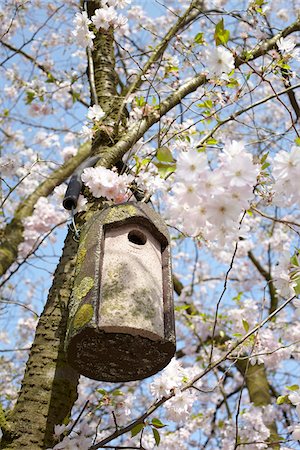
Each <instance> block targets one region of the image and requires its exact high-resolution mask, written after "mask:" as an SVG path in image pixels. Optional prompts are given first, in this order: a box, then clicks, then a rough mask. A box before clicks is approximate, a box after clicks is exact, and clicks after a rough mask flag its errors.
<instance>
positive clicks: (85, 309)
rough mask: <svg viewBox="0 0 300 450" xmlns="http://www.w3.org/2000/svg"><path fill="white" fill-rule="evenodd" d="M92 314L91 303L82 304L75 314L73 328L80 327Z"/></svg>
mask: <svg viewBox="0 0 300 450" xmlns="http://www.w3.org/2000/svg"><path fill="white" fill-rule="evenodd" d="M93 314H94V310H93V307H92V305H89V304H85V305H82V306H81V307H80V308H79V309H78V311H77V313H76V314H75V317H74V320H73V327H74V328H75V329H78V328H82V327H83V326H84V325H85V324H87V323H88V322H89V321H90V320H91V319H92V317H93Z"/></svg>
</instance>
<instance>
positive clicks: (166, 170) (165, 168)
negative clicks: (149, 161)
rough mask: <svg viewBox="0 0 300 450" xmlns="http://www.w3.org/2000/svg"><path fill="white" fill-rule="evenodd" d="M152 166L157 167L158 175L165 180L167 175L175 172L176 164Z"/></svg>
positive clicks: (156, 164)
mask: <svg viewBox="0 0 300 450" xmlns="http://www.w3.org/2000/svg"><path fill="white" fill-rule="evenodd" d="M154 165H155V166H156V167H157V169H158V173H159V175H160V176H161V177H162V178H166V177H167V176H168V175H170V174H171V173H173V172H175V170H176V164H175V163H173V164H171V163H169V164H166V163H160V162H158V163H154Z"/></svg>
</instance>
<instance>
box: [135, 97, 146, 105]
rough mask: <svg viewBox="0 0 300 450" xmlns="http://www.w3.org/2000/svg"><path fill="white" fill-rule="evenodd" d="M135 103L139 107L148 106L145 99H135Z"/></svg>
mask: <svg viewBox="0 0 300 450" xmlns="http://www.w3.org/2000/svg"><path fill="white" fill-rule="evenodd" d="M134 100H135V103H136V105H137V106H140V107H141V106H145V105H146V100H145V98H144V97H135V99H134Z"/></svg>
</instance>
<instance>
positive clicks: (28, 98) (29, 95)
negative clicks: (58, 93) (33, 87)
mask: <svg viewBox="0 0 300 450" xmlns="http://www.w3.org/2000/svg"><path fill="white" fill-rule="evenodd" d="M34 98H35V92H33V91H27V92H26V101H25V103H26V105H30V104H31V103H32V102H33V100H34Z"/></svg>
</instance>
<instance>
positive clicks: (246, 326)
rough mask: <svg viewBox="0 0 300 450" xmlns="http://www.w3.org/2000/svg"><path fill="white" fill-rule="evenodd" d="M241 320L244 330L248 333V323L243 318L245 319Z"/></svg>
mask: <svg viewBox="0 0 300 450" xmlns="http://www.w3.org/2000/svg"><path fill="white" fill-rule="evenodd" d="M242 322H243V327H244V330H245V331H246V333H248V331H249V328H250V327H249V323H248V322H247V320H245V319H243V320H242Z"/></svg>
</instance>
